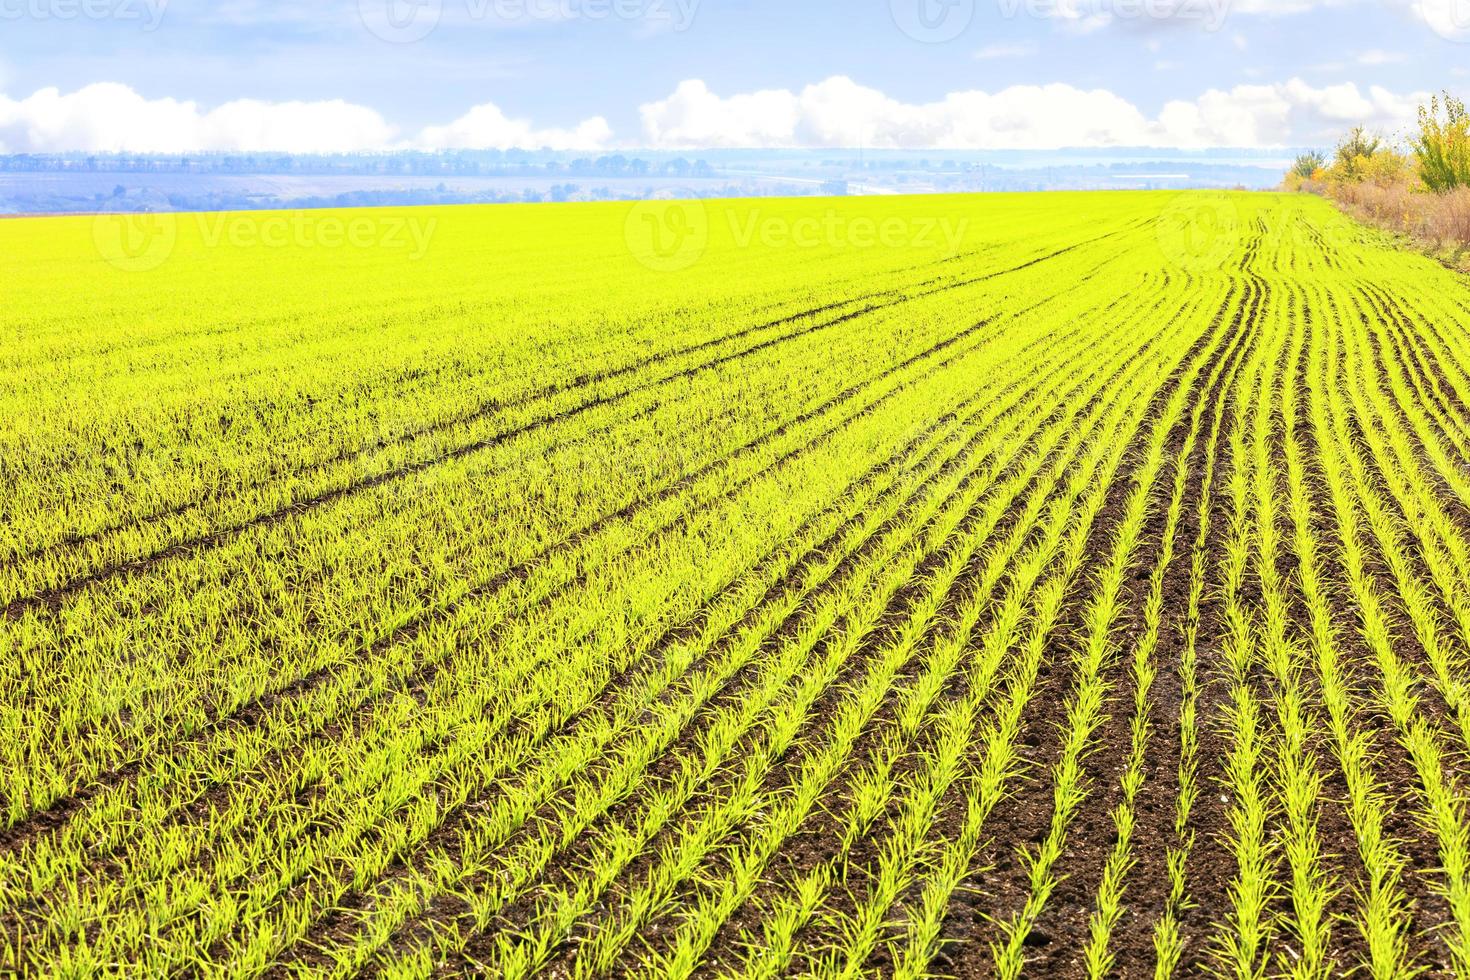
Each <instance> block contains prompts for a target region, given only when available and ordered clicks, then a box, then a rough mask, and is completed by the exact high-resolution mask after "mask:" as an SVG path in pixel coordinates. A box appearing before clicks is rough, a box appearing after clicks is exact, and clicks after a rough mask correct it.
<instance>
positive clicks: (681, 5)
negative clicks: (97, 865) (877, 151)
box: [0, 0, 1470, 152]
mask: <svg viewBox="0 0 1470 980" xmlns="http://www.w3.org/2000/svg"><path fill="white" fill-rule="evenodd" d="M1467 68H1470V0H840V2H839V0H803V2H798V0H784V2H783V0H316V2H312V3H306V2H280V0H214V2H207V0H0V150H5V151H10V152H16V151H23V150H33V151H45V150H105V149H128V150H146V149H157V150H162V151H172V150H189V149H216V148H217V149H281V150H321V149H363V148H374V147H399V146H423V147H451V146H511V145H522V146H541V145H545V146H553V147H558V148H560V147H566V148H577V149H582V148H586V149H604V148H606V149H610V148H619V147H634V146H668V147H676V146H677V147H698V146H712V145H740V146H744V145H767V146H829V145H850V146H857V145H864V146H895V147H898V146H912V147H929V146H934V147H942V146H954V147H1009V146H1030V147H1042V146H1055V145H1108V144H1123V145H1137V144H1140V143H1147V144H1151V145H1177V146H1223V145H1238V146H1252V145H1260V146H1272V145H1301V144H1311V143H1317V142H1322V141H1325V140H1328V139H1330V138H1331V135H1332V134H1333V133H1335V132H1336V131H1338V130H1340V129H1342V128H1345V127H1346V126H1348V125H1351V124H1352V123H1354V122H1358V121H1361V122H1365V123H1368V124H1370V125H1372V126H1375V127H1377V128H1379V129H1383V130H1387V131H1393V130H1395V129H1397V128H1399V127H1401V126H1403V125H1406V124H1407V122H1408V121H1409V120H1410V119H1411V118H1412V114H1413V109H1414V107H1415V106H1416V105H1417V104H1418V100H1419V99H1421V98H1422V97H1423V96H1424V94H1425V93H1427V92H1429V91H1432V90H1437V89H1440V88H1444V87H1449V88H1451V89H1455V88H1459V89H1462V90H1464V89H1470V71H1467Z"/></svg>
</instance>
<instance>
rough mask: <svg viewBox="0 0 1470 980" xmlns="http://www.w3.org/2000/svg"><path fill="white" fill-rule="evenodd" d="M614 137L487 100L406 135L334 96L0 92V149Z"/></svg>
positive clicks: (521, 143) (247, 148)
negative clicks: (273, 98) (283, 98)
mask: <svg viewBox="0 0 1470 980" xmlns="http://www.w3.org/2000/svg"><path fill="white" fill-rule="evenodd" d="M611 139H612V130H611V128H610V127H609V126H608V124H607V120H605V119H603V118H602V117H600V116H598V117H594V118H592V119H588V120H585V121H584V122H582V123H580V124H578V125H577V126H575V127H573V128H571V129H537V128H536V127H534V126H532V125H531V123H530V122H528V121H526V120H523V119H512V118H509V117H507V116H506V115H505V113H503V112H502V111H501V110H500V109H499V108H498V107H497V106H495V105H494V104H493V103H489V102H487V103H485V104H483V105H478V106H475V107H474V108H472V109H470V110H469V111H468V112H466V113H465V114H464V115H463V116H461V117H460V118H458V119H456V120H454V121H453V122H451V123H449V124H448V125H446V126H430V127H428V128H426V129H424V130H423V131H422V133H420V134H419V135H418V137H417V138H414V139H409V140H404V139H401V138H400V137H399V134H398V132H397V130H396V129H395V128H394V127H393V126H391V125H389V123H388V122H387V121H386V120H385V119H384V118H383V117H382V116H381V115H379V114H378V112H376V111H375V110H373V109H370V108H367V107H366V106H360V105H354V104H352V103H350V102H343V101H341V100H331V101H322V102H262V101H258V100H255V99H238V100H236V101H234V102H227V103H225V104H224V105H221V106H218V107H217V108H214V109H209V110H204V109H201V108H200V107H199V105H197V104H196V103H194V102H189V101H180V100H177V99H171V98H161V99H148V98H145V97H143V96H142V95H140V94H138V93H137V92H135V91H134V90H133V89H131V88H129V87H128V86H126V85H120V84H117V83H115V82H99V83H97V84H94V85H88V86H86V87H85V88H81V89H78V90H77V91H75V92H70V93H62V92H61V91H59V90H58V89H54V88H46V89H41V90H40V91H39V92H36V93H34V94H33V95H31V96H29V97H27V98H24V99H20V100H18V101H17V100H13V99H9V98H7V97H5V96H4V95H0V153H48V152H66V151H75V152H99V153H105V152H123V153H191V152H202V151H210V150H219V151H226V152H230V151H239V152H257V151H260V152H264V151H270V152H283V153H349V152H354V151H362V150H386V149H396V148H402V147H406V146H414V147H422V148H425V149H449V148H464V149H492V148H493V149H507V148H510V147H523V148H526V149H541V148H543V147H545V148H550V149H557V150H573V149H576V150H582V149H596V148H599V147H602V146H605V145H606V144H607V143H608V142H610V141H611Z"/></svg>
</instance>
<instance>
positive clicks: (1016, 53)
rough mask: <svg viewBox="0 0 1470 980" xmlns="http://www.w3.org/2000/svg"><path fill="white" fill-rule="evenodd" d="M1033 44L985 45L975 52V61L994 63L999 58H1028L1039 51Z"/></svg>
mask: <svg viewBox="0 0 1470 980" xmlns="http://www.w3.org/2000/svg"><path fill="white" fill-rule="evenodd" d="M1039 50H1040V48H1038V47H1037V46H1036V45H1035V44H1030V43H1026V44H987V45H986V46H985V47H983V48H981V49H980V50H979V51H976V52H975V60H976V61H996V60H999V59H1001V58H1029V57H1031V56H1032V55H1034V54H1036V52H1037V51H1039Z"/></svg>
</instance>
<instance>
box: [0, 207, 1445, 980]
mask: <svg viewBox="0 0 1470 980" xmlns="http://www.w3.org/2000/svg"><path fill="white" fill-rule="evenodd" d="M0 299H3V302H0V490H3V493H0V609H3V615H0V721H3V724H0V975H6V976H8V975H12V974H15V975H20V976H27V977H29V976H57V977H91V976H119V977H153V976H158V977H164V976H170V977H172V976H210V977H214V976H219V977H224V976H229V977H257V976H263V977H272V978H279V977H291V976H298V975H311V976H333V977H349V976H357V975H367V976H375V977H383V978H406V977H438V976H450V975H460V974H476V975H488V976H497V977H498V976H505V977H529V976H552V977H578V978H581V977H640V978H662V977H689V976H698V977H722V978H723V977H730V978H734V977H761V978H764V977H782V976H793V975H802V976H813V977H823V978H826V977H832V978H836V977H861V976H883V977H890V976H891V977H904V978H917V977H923V976H952V977H961V978H972V977H992V976H995V977H1001V978H1014V977H1020V976H1030V977H1082V976H1088V977H1112V976H1127V977H1158V978H1168V977H1181V978H1183V977H1198V976H1201V975H1207V974H1213V975H1219V976H1223V977H1239V978H1264V977H1291V978H1301V980H1311V978H1320V977H1329V976H1339V975H1343V974H1345V973H1348V972H1350V971H1352V972H1353V974H1354V975H1355V976H1364V977H1374V978H1393V977H1400V978H1409V977H1415V976H1434V977H1438V976H1451V975H1460V976H1464V975H1467V974H1470V465H1467V459H1470V284H1467V282H1466V281H1465V280H1464V279H1463V278H1459V277H1457V276H1456V275H1455V274H1454V273H1451V272H1449V271H1447V270H1445V269H1443V268H1441V267H1440V266H1438V265H1436V264H1434V263H1432V262H1430V261H1429V260H1427V259H1425V258H1423V257H1421V256H1418V255H1415V254H1411V253H1409V252H1407V251H1403V250H1400V249H1398V248H1397V247H1396V246H1395V245H1394V243H1393V242H1391V241H1390V240H1388V239H1387V238H1385V237H1384V236H1382V235H1381V234H1380V233H1377V232H1374V231H1370V230H1368V229H1366V228H1363V227H1361V226H1359V225H1356V224H1353V223H1351V222H1349V221H1347V220H1346V219H1344V218H1342V217H1340V216H1339V215H1338V213H1337V212H1336V211H1335V210H1334V209H1333V208H1332V207H1331V206H1330V205H1328V204H1327V203H1325V202H1324V201H1322V200H1319V199H1317V198H1308V197H1289V196H1279V195H1267V194H1238V195H1220V194H1195V195H1182V196H1181V195H1173V194H1149V193H1107V194H1094V195H1072V194H1049V195H1014V196H1011V195H990V196H977V197H923V198H897V197H895V198H868V199H831V200H820V199H806V200H796V201H789V200H788V201H738V202H704V203H680V202H644V203H641V204H638V205H636V206H629V205H626V204H620V205H566V206H560V205H544V206H543V205H535V206H499V207H484V208H473V207H464V208H426V209H410V210H373V211H340V212H331V211H322V212H301V213H287V212H263V213H254V214H229V215H202V216H195V215H172V216H141V217H139V216H134V217H112V216H101V217H95V218H94V217H75V218H45V219H17V220H11V221H4V222H0Z"/></svg>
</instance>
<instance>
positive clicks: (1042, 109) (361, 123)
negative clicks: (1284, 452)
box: [0, 76, 1428, 153]
mask: <svg viewBox="0 0 1470 980" xmlns="http://www.w3.org/2000/svg"><path fill="white" fill-rule="evenodd" d="M1427 98H1428V96H1427V94H1426V93H1417V92H1416V93H1404V94H1400V93H1394V92H1391V91H1389V90H1387V89H1385V88H1382V87H1379V86H1370V87H1368V88H1366V89H1362V88H1359V87H1358V86H1357V85H1354V84H1352V83H1344V84H1340V85H1327V86H1322V87H1315V86H1313V85H1310V84H1308V83H1307V82H1304V81H1302V80H1301V79H1292V80H1291V81H1288V82H1281V83H1276V84H1252V85H1239V86H1236V87H1234V88H1232V89H1229V90H1220V89H1212V90H1210V91H1208V92H1205V93H1204V94H1202V95H1200V96H1198V97H1197V98H1193V99H1175V100H1173V101H1170V102H1168V103H1167V104H1166V105H1164V106H1163V108H1162V109H1161V110H1159V111H1158V112H1157V113H1154V112H1152V110H1149V111H1145V110H1144V109H1141V108H1140V107H1139V106H1137V105H1135V104H1134V103H1132V102H1130V101H1129V100H1127V99H1125V98H1123V97H1122V96H1120V95H1117V94H1116V93H1114V92H1111V91H1109V90H1107V89H1101V88H1098V89H1081V88H1077V87H1074V86H1071V85H1064V84H1051V85H1015V86H1011V87H1009V88H1005V89H1000V90H997V91H994V92H986V91H979V90H971V91H962V92H951V93H949V94H947V95H944V96H942V97H940V98H938V99H936V100H934V101H931V102H924V103H908V102H902V101H900V100H898V99H895V98H892V97H890V96H889V95H887V94H885V93H883V92H881V91H879V90H877V89H874V88H869V87H866V86H863V85H860V84H858V83H857V82H855V81H853V80H852V79H850V78H847V77H844V76H835V77H832V78H828V79H826V80H825V81H821V82H818V83H816V84H813V85H808V86H806V87H805V88H803V89H801V90H800V91H791V90H787V89H766V90H762V91H756V92H747V93H736V94H732V95H720V94H717V93H715V92H712V91H711V90H710V88H709V86H707V85H706V84H705V83H704V82H703V81H700V80H698V79H690V80H688V81H684V82H682V83H680V84H679V85H678V87H677V88H675V90H674V91H673V92H672V93H671V94H670V95H669V96H668V97H667V98H665V99H662V100H659V101H655V102H650V103H648V104H646V105H643V106H641V107H640V109H639V112H640V115H641V117H642V136H641V139H627V138H625V139H623V140H622V141H617V140H615V138H614V134H613V131H612V129H611V127H610V126H609V124H608V122H607V120H606V119H605V118H603V117H601V116H594V117H592V118H590V119H586V120H584V121H582V122H580V123H577V124H576V125H573V126H571V127H569V128H538V127H537V126H535V125H534V124H533V123H532V122H531V121H529V120H525V119H518V118H513V117H511V116H508V115H506V113H505V112H504V111H502V110H501V109H500V107H498V106H497V105H495V104H494V103H491V102H486V103H483V104H481V105H477V106H475V107H474V108H472V109H470V110H469V111H467V112H465V113H464V114H463V115H461V116H460V117H459V118H458V119H455V120H454V121H452V122H450V123H448V124H446V125H440V126H430V127H427V128H425V129H423V130H422V131H420V132H419V133H418V134H417V135H411V134H410V135H403V134H400V133H399V132H398V131H397V130H395V128H394V127H393V126H392V125H390V124H389V123H388V122H387V121H386V120H385V119H384V118H383V117H382V116H381V115H379V114H378V113H377V112H376V111H375V110H373V109H370V108H367V107H365V106H360V105H354V104H352V103H348V102H342V101H325V102H261V101H257V100H253V99H241V100H237V101H234V102H229V103H226V104H224V105H221V106H219V107H217V108H214V109H208V110H205V109H201V108H200V107H199V106H198V105H197V104H195V103H194V102H189V101H180V100H176V99H171V98H160V99H147V98H144V97H143V96H141V95H139V94H138V93H137V92H135V91H133V90H132V89H130V88H128V87H127V86H125V85H119V84H115V83H99V84H96V85H89V86H87V87H85V88H82V89H79V90H77V91H76V92H72V93H67V94H63V93H62V92H60V91H58V90H57V89H42V90H41V91H39V92H36V93H35V94H33V95H31V96H29V97H28V98H24V99H21V100H19V101H15V100H12V99H8V98H6V97H5V96H0V152H10V153H16V152H42V153H44V152H62V151H80V152H105V151H123V152H161V153H175V152H198V151H207V150H222V151H281V152H350V151H357V150H390V149H399V148H405V147H419V148H423V149H431V150H434V149H456V148H480V149H491V148H493V149H508V148H511V147H520V148H526V149H539V148H543V147H545V148H550V149H558V150H591V151H595V150H600V149H605V148H608V147H612V146H627V147H635V146H648V147H653V148H669V149H674V148H677V149H698V148H705V147H873V148H914V149H921V148H922V149H929V148H935V149H942V148H955V149H964V148H975V149H1023V148H1047V147H1061V146H1178V147H1211V146H1263V147H1264V146H1295V145H1301V144H1321V143H1327V142H1331V141H1332V140H1333V139H1335V138H1336V137H1337V136H1338V135H1339V134H1340V133H1341V132H1342V131H1343V130H1344V129H1346V128H1348V127H1350V126H1353V125H1358V124H1363V125H1366V126H1370V127H1372V128H1374V129H1378V130H1380V131H1382V132H1385V133H1389V134H1392V133H1395V132H1397V131H1399V130H1401V129H1403V128H1404V127H1407V126H1408V125H1410V124H1412V122H1413V120H1414V118H1415V114H1416V111H1417V108H1418V106H1419V105H1420V103H1421V102H1423V101H1425V100H1426V99H1427Z"/></svg>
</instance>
